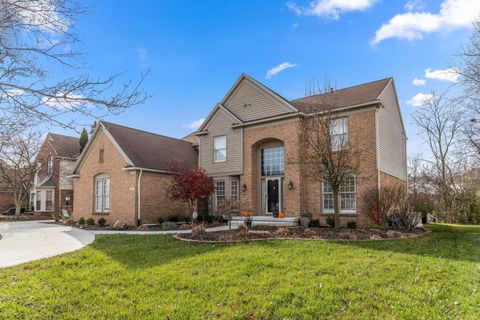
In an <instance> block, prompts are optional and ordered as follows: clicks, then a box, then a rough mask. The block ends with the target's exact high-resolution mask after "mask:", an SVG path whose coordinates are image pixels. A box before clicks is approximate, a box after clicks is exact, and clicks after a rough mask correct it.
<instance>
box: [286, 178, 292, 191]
mask: <svg viewBox="0 0 480 320" xmlns="http://www.w3.org/2000/svg"><path fill="white" fill-rule="evenodd" d="M287 187H288V190H292V189H293V182H292V181H291V180H290V181H288V185H287Z"/></svg>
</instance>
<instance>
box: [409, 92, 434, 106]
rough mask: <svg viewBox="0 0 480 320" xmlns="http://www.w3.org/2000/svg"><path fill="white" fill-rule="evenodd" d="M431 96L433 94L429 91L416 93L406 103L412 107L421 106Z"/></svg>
mask: <svg viewBox="0 0 480 320" xmlns="http://www.w3.org/2000/svg"><path fill="white" fill-rule="evenodd" d="M432 98H433V94H431V93H417V94H416V95H414V96H413V97H412V98H411V99H410V100H408V101H407V102H406V103H407V104H408V105H410V106H412V107H421V106H423V105H424V104H425V102H427V101H429V100H430V99H432Z"/></svg>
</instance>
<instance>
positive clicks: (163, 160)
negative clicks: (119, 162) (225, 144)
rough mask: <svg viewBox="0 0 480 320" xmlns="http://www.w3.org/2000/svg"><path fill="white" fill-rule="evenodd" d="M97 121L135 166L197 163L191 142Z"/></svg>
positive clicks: (164, 167)
mask: <svg viewBox="0 0 480 320" xmlns="http://www.w3.org/2000/svg"><path fill="white" fill-rule="evenodd" d="M101 123H102V124H103V125H104V126H105V128H106V129H107V130H108V132H109V133H110V134H111V135H112V137H113V138H114V139H115V141H116V142H117V143H118V145H119V146H120V148H121V149H122V150H123V152H125V154H126V155H127V157H128V158H129V159H130V160H131V161H132V162H133V164H134V166H135V167H140V168H145V169H153V170H164V171H170V170H171V166H172V164H174V163H175V164H176V165H177V166H178V167H179V169H190V168H193V167H195V166H196V165H197V159H198V155H197V151H196V150H195V148H194V147H193V146H192V143H191V142H188V141H184V140H179V139H175V138H171V137H167V136H162V135H159V134H155V133H151V132H146V131H142V130H138V129H134V128H129V127H125V126H122V125H118V124H113V123H109V122H105V121H102V122H101Z"/></svg>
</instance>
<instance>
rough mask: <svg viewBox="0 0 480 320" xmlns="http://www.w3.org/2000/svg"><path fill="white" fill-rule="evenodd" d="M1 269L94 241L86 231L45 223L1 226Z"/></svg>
mask: <svg viewBox="0 0 480 320" xmlns="http://www.w3.org/2000/svg"><path fill="white" fill-rule="evenodd" d="M0 235H2V239H0V268H5V267H10V266H14V265H17V264H21V263H25V262H30V261H35V260H39V259H43V258H49V257H53V256H56V255H59V254H62V253H65V252H71V251H75V250H78V249H80V248H83V247H84V246H86V245H88V244H90V243H92V242H93V240H94V239H95V235H94V234H93V233H91V232H89V231H84V230H79V229H77V228H72V227H69V226H62V225H58V224H53V223H48V222H47V223H46V222H45V221H28V222H6V223H0Z"/></svg>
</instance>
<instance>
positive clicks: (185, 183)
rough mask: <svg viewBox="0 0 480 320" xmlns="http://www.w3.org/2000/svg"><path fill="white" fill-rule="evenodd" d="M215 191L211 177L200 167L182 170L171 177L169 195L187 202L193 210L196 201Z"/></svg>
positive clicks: (195, 207) (195, 208) (195, 206)
mask: <svg viewBox="0 0 480 320" xmlns="http://www.w3.org/2000/svg"><path fill="white" fill-rule="evenodd" d="M214 191H215V183H214V181H213V178H212V177H208V176H207V174H206V173H205V170H203V169H200V168H195V169H190V170H186V171H182V172H180V173H178V174H176V175H175V176H174V177H173V179H172V184H171V186H170V191H169V195H170V198H172V199H174V200H180V201H185V202H188V204H189V206H190V208H191V209H193V210H197V201H198V200H200V199H204V198H208V197H209V196H210V195H211V194H212V193H213V192H214Z"/></svg>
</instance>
